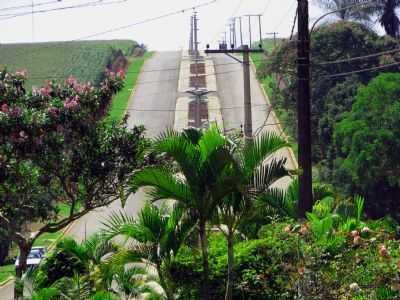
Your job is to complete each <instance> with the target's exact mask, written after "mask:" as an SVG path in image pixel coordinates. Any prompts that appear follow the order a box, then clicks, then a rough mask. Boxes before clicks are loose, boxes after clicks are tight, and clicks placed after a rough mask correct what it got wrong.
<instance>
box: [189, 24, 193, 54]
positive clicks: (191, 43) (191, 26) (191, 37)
mask: <svg viewBox="0 0 400 300" xmlns="http://www.w3.org/2000/svg"><path fill="white" fill-rule="evenodd" d="M192 54H193V16H191V17H190V39H189V55H192Z"/></svg>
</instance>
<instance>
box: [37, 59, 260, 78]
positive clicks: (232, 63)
mask: <svg viewBox="0 0 400 300" xmlns="http://www.w3.org/2000/svg"><path fill="white" fill-rule="evenodd" d="M259 61H263V60H262V59H260V60H253V62H259ZM238 64H239V62H236V61H235V62H230V63H220V64H214V67H215V66H227V65H238ZM189 69H190V67H184V68H183V67H181V68H179V67H176V68H175V67H174V68H165V69H151V70H142V71H128V72H125V74H141V73H153V72H169V71H178V70H189ZM69 75H71V74H65V75H59V76H45V75H36V76H32V77H29V78H30V79H63V78H66V77H68V76H69ZM200 76H202V75H201V74H200Z"/></svg>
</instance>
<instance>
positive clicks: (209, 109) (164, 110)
mask: <svg viewBox="0 0 400 300" xmlns="http://www.w3.org/2000/svg"><path fill="white" fill-rule="evenodd" d="M266 106H267V104H255V105H252V107H266ZM243 107H244V106H243V105H238V106H226V107H220V108H208V109H207V110H208V111H219V110H229V109H241V108H243ZM114 109H115V108H114ZM116 110H123V111H136V112H186V111H188V109H173V108H171V109H152V108H149V109H145V108H127V109H123V108H121V109H119V108H117V109H116Z"/></svg>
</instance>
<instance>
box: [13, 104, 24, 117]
mask: <svg viewBox="0 0 400 300" xmlns="http://www.w3.org/2000/svg"><path fill="white" fill-rule="evenodd" d="M21 114H22V109H21V108H20V107H19V106H16V107H14V108H13V109H12V111H11V113H10V115H11V116H13V117H15V118H18V117H20V116H21Z"/></svg>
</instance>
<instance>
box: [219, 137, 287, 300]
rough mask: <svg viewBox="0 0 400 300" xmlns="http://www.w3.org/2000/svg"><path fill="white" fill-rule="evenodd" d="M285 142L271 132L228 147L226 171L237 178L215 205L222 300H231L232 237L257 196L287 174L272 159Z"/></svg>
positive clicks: (282, 161) (279, 160)
mask: <svg viewBox="0 0 400 300" xmlns="http://www.w3.org/2000/svg"><path fill="white" fill-rule="evenodd" d="M287 146H288V143H287V142H286V141H285V140H284V139H282V138H280V137H279V136H278V135H276V134H274V133H268V132H267V133H263V134H262V135H260V136H259V137H258V138H257V139H256V140H254V141H251V142H249V143H246V145H245V146H244V147H240V146H239V147H237V146H234V147H233V148H232V151H231V154H232V161H233V164H234V166H233V167H232V168H230V171H231V173H227V174H226V175H227V176H232V177H233V178H235V179H237V182H236V184H235V191H234V192H233V193H231V194H230V195H228V196H227V197H225V198H224V201H222V202H221V203H220V204H219V205H218V214H217V224H221V225H222V224H223V225H224V226H226V228H225V229H223V228H221V231H222V232H223V233H224V234H225V237H226V239H227V249H228V272H227V273H228V276H227V282H226V294H225V299H226V300H231V299H232V292H233V283H234V278H233V277H234V274H233V267H234V252H233V246H234V234H235V232H236V231H237V229H238V227H239V225H240V224H241V223H242V222H244V221H245V220H247V219H248V218H249V217H250V216H251V214H252V209H253V208H254V207H253V202H254V200H255V198H256V197H257V196H258V195H259V194H260V193H266V192H268V191H269V190H270V189H271V185H273V184H274V183H275V182H276V181H277V180H279V179H281V178H282V177H284V176H287V175H288V171H287V170H286V168H285V162H286V159H285V158H276V157H274V155H275V154H276V152H277V151H278V150H280V149H282V148H284V147H287Z"/></svg>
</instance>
